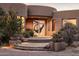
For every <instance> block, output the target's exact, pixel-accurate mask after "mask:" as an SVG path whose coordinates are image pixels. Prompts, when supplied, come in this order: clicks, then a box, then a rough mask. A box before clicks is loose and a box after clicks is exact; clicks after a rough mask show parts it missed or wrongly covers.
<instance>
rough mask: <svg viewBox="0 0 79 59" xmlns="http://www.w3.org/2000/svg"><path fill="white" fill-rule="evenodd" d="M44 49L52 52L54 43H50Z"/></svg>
mask: <svg viewBox="0 0 79 59" xmlns="http://www.w3.org/2000/svg"><path fill="white" fill-rule="evenodd" d="M44 48H45V49H49V50H54V42H50V43H49V44H48V45H46V46H45V47H44Z"/></svg>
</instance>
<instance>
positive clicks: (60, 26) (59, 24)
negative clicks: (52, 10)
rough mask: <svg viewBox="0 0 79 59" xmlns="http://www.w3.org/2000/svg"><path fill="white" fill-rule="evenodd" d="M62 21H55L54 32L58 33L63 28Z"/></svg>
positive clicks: (59, 19)
mask: <svg viewBox="0 0 79 59" xmlns="http://www.w3.org/2000/svg"><path fill="white" fill-rule="evenodd" d="M62 21H63V20H62V19H61V18H58V19H56V22H55V23H56V24H55V30H56V31H59V30H60V29H61V28H62V26H63V22H62Z"/></svg>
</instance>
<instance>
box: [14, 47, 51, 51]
mask: <svg viewBox="0 0 79 59" xmlns="http://www.w3.org/2000/svg"><path fill="white" fill-rule="evenodd" d="M14 48H15V49H20V50H29V51H50V50H48V49H45V48H43V47H23V46H16V47H14Z"/></svg>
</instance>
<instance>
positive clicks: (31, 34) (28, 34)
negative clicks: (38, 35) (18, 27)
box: [23, 29, 34, 38]
mask: <svg viewBox="0 0 79 59" xmlns="http://www.w3.org/2000/svg"><path fill="white" fill-rule="evenodd" d="M23 35H24V37H27V38H28V37H33V35H34V32H33V31H32V30H31V29H26V31H25V32H24V33H23Z"/></svg>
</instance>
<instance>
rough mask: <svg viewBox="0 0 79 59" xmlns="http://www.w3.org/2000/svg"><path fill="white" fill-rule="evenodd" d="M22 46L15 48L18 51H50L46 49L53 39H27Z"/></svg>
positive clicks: (18, 45)
mask: <svg viewBox="0 0 79 59" xmlns="http://www.w3.org/2000/svg"><path fill="white" fill-rule="evenodd" d="M23 41H24V42H22V43H21V44H17V45H16V46H15V48H16V49H21V50H30V51H48V49H45V48H44V47H45V46H46V45H48V44H49V42H50V41H51V38H42V37H41V38H26V39H24V40H23Z"/></svg>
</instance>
